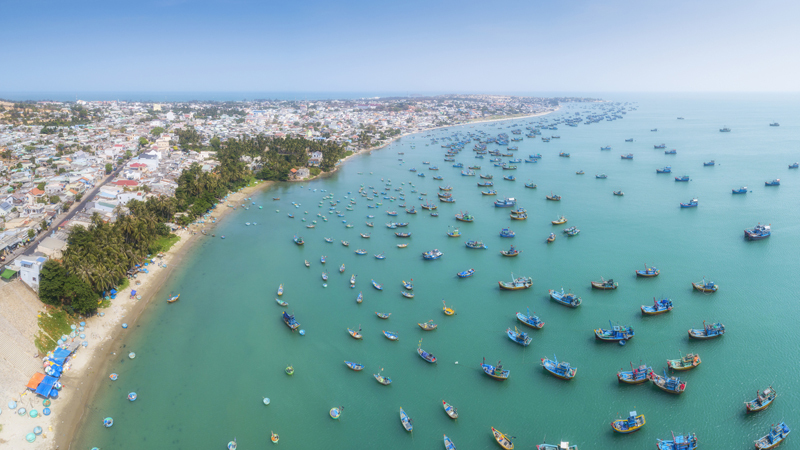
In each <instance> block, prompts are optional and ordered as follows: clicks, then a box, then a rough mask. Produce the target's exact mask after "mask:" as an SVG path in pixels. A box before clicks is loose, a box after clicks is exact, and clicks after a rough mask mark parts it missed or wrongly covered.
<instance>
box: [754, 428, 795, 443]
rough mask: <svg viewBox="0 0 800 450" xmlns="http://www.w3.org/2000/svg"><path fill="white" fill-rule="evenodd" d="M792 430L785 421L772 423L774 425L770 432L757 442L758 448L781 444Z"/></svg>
mask: <svg viewBox="0 0 800 450" xmlns="http://www.w3.org/2000/svg"><path fill="white" fill-rule="evenodd" d="M790 432H791V430H790V429H789V427H788V426H786V423H784V422H781V423H779V424H778V425H772V427H771V428H770V430H769V433H767V435H766V436H764V437H762V438H761V439H759V440H757V441H756V442H755V443H756V448H757V449H769V448H775V447H777V446H779V445H781V443H782V442H783V441H784V440H785V439H786V437H787V436H789V433H790Z"/></svg>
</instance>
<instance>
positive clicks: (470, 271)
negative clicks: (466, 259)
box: [457, 269, 475, 278]
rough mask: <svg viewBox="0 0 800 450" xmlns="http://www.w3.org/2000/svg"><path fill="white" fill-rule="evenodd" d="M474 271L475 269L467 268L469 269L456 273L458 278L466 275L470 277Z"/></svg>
mask: <svg viewBox="0 0 800 450" xmlns="http://www.w3.org/2000/svg"><path fill="white" fill-rule="evenodd" d="M474 273H475V269H469V270H465V271H463V272H458V274H457V275H458V277H459V278H468V277H471V276H472V275H473V274H474Z"/></svg>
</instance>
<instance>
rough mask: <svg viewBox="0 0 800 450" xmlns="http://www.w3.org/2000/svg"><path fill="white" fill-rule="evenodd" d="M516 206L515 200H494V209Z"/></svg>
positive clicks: (507, 198)
mask: <svg viewBox="0 0 800 450" xmlns="http://www.w3.org/2000/svg"><path fill="white" fill-rule="evenodd" d="M516 204H517V200H516V199H515V198H513V197H512V198H509V197H506V198H505V199H503V200H495V202H494V206H495V208H508V207H511V206H514V205H516Z"/></svg>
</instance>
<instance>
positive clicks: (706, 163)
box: [703, 159, 717, 167]
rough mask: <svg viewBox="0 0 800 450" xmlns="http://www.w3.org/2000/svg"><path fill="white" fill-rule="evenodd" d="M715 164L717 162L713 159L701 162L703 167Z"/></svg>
mask: <svg viewBox="0 0 800 450" xmlns="http://www.w3.org/2000/svg"><path fill="white" fill-rule="evenodd" d="M715 164H717V163H716V162H715V161H714V160H713V159H712V160H711V161H708V162H704V163H703V166H705V167H709V166H713V165H715Z"/></svg>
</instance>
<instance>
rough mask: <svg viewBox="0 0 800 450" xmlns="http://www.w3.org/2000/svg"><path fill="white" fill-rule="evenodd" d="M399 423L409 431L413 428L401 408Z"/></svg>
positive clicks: (409, 419)
mask: <svg viewBox="0 0 800 450" xmlns="http://www.w3.org/2000/svg"><path fill="white" fill-rule="evenodd" d="M400 423H402V424H403V428H405V430H406V431H408V432H411V431H413V430H414V425H412V424H411V418H410V417H408V414H406V412H405V411H403V408H400Z"/></svg>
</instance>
